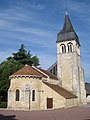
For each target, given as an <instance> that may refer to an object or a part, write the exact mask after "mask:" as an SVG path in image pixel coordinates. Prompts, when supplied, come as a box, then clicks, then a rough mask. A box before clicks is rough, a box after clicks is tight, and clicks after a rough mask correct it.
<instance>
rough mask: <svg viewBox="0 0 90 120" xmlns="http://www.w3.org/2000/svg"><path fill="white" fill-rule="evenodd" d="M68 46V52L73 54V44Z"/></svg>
mask: <svg viewBox="0 0 90 120" xmlns="http://www.w3.org/2000/svg"><path fill="white" fill-rule="evenodd" d="M67 46H68V52H69V53H70V52H73V44H72V43H68V44H67Z"/></svg>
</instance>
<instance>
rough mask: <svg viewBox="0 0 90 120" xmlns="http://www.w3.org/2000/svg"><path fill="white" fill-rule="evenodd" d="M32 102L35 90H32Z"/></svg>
mask: <svg viewBox="0 0 90 120" xmlns="http://www.w3.org/2000/svg"><path fill="white" fill-rule="evenodd" d="M32 101H35V90H32Z"/></svg>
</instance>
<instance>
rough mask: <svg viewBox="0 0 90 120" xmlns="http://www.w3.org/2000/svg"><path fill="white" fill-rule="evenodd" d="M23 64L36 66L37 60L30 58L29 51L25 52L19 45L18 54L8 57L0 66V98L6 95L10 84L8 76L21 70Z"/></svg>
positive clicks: (23, 47)
mask: <svg viewBox="0 0 90 120" xmlns="http://www.w3.org/2000/svg"><path fill="white" fill-rule="evenodd" d="M25 64H28V65H34V66H38V65H39V58H38V57H37V56H32V54H31V53H30V50H29V51H28V52H27V51H26V50H25V46H24V44H21V47H20V49H19V50H18V52H16V53H13V56H10V57H8V58H7V59H6V61H3V62H2V63H1V64H0V96H1V95H4V94H3V93H6V94H7V90H8V88H9V84H10V83H9V81H10V79H9V76H10V75H11V74H13V73H14V72H16V71H17V70H19V69H20V68H22V67H23V66H24V65H25ZM6 94H5V95H6ZM5 95H4V96H3V97H4V98H6V96H5ZM2 99H3V98H2Z"/></svg>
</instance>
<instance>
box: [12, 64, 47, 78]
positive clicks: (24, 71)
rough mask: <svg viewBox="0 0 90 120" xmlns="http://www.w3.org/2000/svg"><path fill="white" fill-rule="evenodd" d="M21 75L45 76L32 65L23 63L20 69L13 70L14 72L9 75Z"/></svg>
mask: <svg viewBox="0 0 90 120" xmlns="http://www.w3.org/2000/svg"><path fill="white" fill-rule="evenodd" d="M23 75H27V76H39V77H45V78H47V76H45V75H44V74H42V73H40V72H38V71H37V70H35V69H34V68H33V67H31V66H28V65H25V66H24V67H23V68H21V69H20V70H18V71H17V72H15V73H14V74H12V75H11V76H23Z"/></svg>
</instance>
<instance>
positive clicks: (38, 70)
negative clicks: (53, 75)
mask: <svg viewBox="0 0 90 120" xmlns="http://www.w3.org/2000/svg"><path fill="white" fill-rule="evenodd" d="M32 67H33V68H34V69H36V70H37V71H38V72H40V73H42V74H44V75H45V76H46V77H48V78H49V76H48V75H47V74H45V73H44V72H43V71H41V70H40V69H39V68H37V67H35V66H32Z"/></svg>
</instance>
